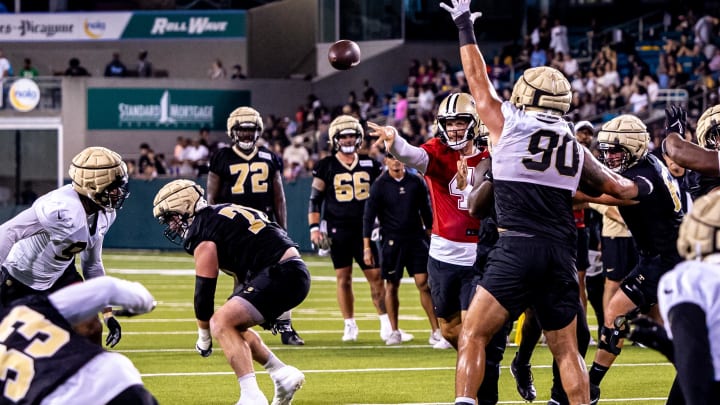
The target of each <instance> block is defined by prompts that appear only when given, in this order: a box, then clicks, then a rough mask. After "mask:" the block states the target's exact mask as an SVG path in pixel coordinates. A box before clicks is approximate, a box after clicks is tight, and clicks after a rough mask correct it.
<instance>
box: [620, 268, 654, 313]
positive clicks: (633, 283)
mask: <svg viewBox="0 0 720 405" xmlns="http://www.w3.org/2000/svg"><path fill="white" fill-rule="evenodd" d="M640 284H641V281H639V280H638V279H637V278H636V277H632V278H630V277H628V278H626V279H624V280H623V281H622V283H620V288H621V289H622V291H623V292H624V293H625V295H627V296H628V298H630V301H632V302H633V303H634V304H635V305H637V306H638V308H640V311H642V312H643V313H645V312H647V311H649V310H650V307H651V306H652V305H653V304H655V303H654V302H652V301H651V300H649V299H648V297H647V296H646V295H645V293H644V292H643V290H642V288H640Z"/></svg>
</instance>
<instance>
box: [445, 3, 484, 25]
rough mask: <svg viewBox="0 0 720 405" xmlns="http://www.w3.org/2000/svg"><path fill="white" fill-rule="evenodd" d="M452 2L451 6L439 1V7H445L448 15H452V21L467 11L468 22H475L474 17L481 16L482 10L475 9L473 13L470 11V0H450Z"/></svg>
mask: <svg viewBox="0 0 720 405" xmlns="http://www.w3.org/2000/svg"><path fill="white" fill-rule="evenodd" d="M450 2H451V3H452V6H449V5H447V4H446V3H444V2H440V7H442V8H443V9H445V11H447V12H448V13H450V16H451V17H452V19H453V21H457V20H458V19H459V18H460V16H462V15H463V14H465V13H468V14H469V15H470V22H473V23H474V22H475V20H476V19H478V18H480V17H481V16H482V12H480V11H476V12H474V13H470V0H450Z"/></svg>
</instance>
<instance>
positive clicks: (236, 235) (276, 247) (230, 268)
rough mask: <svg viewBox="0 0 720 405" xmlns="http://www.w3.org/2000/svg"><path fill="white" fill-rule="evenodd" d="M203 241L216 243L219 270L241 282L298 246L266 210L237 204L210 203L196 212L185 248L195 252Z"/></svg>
mask: <svg viewBox="0 0 720 405" xmlns="http://www.w3.org/2000/svg"><path fill="white" fill-rule="evenodd" d="M203 241H211V242H215V245H216V246H217V255H218V262H219V266H220V269H222V270H223V271H225V272H226V273H230V274H232V275H234V276H236V277H237V279H238V280H239V281H243V280H245V276H246V275H247V274H248V273H253V272H256V271H260V270H262V269H264V268H265V267H269V266H272V265H274V264H277V263H278V262H279V261H280V258H282V256H283V254H284V253H285V251H286V250H287V249H288V248H290V247H297V244H296V243H295V242H293V241H292V240H291V239H290V238H289V237H288V235H287V232H285V230H284V229H282V228H281V227H280V225H278V224H277V223H275V222H272V221H270V220H269V219H268V217H267V215H265V213H263V212H262V211H260V210H256V209H253V208H250V207H245V206H242V205H235V204H217V205H211V206H209V207H207V208H205V209H202V210H200V211H198V212H197V214H196V215H195V217H194V219H193V222H192V224H191V225H190V228H189V229H188V232H187V235H186V236H185V242H184V247H185V250H186V251H187V252H188V253H190V254H193V252H194V251H195V248H197V246H198V245H199V244H200V243H201V242H203Z"/></svg>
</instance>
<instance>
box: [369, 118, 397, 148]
mask: <svg viewBox="0 0 720 405" xmlns="http://www.w3.org/2000/svg"><path fill="white" fill-rule="evenodd" d="M367 125H368V128H370V132H368V135H370V136H371V137H374V138H375V137H376V138H378V139H377V141H375V144H374V145H375V147H377V148H378V149H383V148H385V149H386V150H388V151H390V148H392V145H393V142H395V130H394V129H393V128H392V127H389V126H380V125H378V124H376V123H374V122H370V121H368V122H367ZM383 144H384V145H383Z"/></svg>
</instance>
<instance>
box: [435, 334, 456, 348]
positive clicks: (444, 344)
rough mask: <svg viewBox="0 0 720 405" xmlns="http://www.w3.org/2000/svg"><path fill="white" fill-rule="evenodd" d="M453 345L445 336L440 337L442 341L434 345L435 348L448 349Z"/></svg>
mask: <svg viewBox="0 0 720 405" xmlns="http://www.w3.org/2000/svg"><path fill="white" fill-rule="evenodd" d="M452 348H453V346H452V345H451V344H450V342H448V341H447V340H446V339H445V338H444V337H442V336H441V337H440V341H439V342H437V343H435V344H434V345H433V349H440V350H446V349H452Z"/></svg>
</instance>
